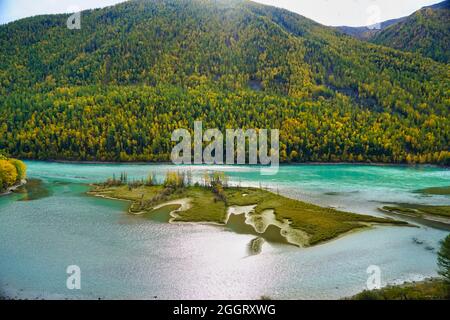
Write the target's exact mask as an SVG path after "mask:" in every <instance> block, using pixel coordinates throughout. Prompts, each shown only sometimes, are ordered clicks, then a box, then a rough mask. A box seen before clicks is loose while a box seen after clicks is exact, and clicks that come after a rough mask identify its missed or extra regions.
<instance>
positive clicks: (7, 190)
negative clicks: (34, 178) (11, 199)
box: [0, 179, 27, 197]
mask: <svg viewBox="0 0 450 320" xmlns="http://www.w3.org/2000/svg"><path fill="white" fill-rule="evenodd" d="M26 184H27V180H26V179H23V180H22V181H20V183H18V184H15V185H13V186H11V187H9V188H7V189H6V190H5V191H4V192H1V193H0V197H1V196H7V195H9V194H11V193H14V191H16V190H17V189H18V188H20V187H22V186H24V185H26Z"/></svg>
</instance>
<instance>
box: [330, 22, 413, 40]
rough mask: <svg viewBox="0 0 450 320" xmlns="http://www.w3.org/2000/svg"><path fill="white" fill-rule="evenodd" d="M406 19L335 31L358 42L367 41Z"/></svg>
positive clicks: (342, 27)
mask: <svg viewBox="0 0 450 320" xmlns="http://www.w3.org/2000/svg"><path fill="white" fill-rule="evenodd" d="M406 19H407V17H402V18H398V19H391V20H386V21H383V22H381V23H379V24H377V25H372V26H367V27H347V26H340V27H335V29H336V30H338V31H339V32H342V33H344V34H346V35H349V36H352V37H355V38H357V39H360V40H369V39H371V38H372V37H374V36H375V35H376V34H377V33H379V32H381V31H382V30H384V29H386V28H387V27H389V26H391V25H393V24H396V23H398V22H401V21H403V20H406Z"/></svg>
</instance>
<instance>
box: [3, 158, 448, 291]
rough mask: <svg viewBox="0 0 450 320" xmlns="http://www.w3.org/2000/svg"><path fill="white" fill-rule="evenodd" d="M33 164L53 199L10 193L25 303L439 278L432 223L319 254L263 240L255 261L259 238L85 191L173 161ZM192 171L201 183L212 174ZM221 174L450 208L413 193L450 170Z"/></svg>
mask: <svg viewBox="0 0 450 320" xmlns="http://www.w3.org/2000/svg"><path fill="white" fill-rule="evenodd" d="M27 164H28V169H29V170H28V173H29V177H30V178H33V179H40V180H42V185H41V187H42V188H44V189H47V190H48V192H49V193H48V194H47V196H45V197H36V196H34V195H29V196H30V198H33V199H34V200H33V201H16V200H17V199H20V198H21V197H22V196H23V194H12V195H11V196H5V197H0V243H1V245H0V288H1V291H2V292H4V294H6V295H9V296H13V297H14V296H17V297H19V298H38V297H39V298H87V299H97V298H130V299H131V298H135V299H155V297H156V298H157V299H213V298H216V299H259V298H260V297H261V296H269V297H271V298H273V299H283V298H287V299H310V298H322V299H334V298H341V297H344V296H349V295H352V294H355V293H357V292H359V291H361V290H363V289H364V288H365V285H366V281H367V277H368V275H367V273H366V270H367V267H368V266H370V265H377V266H379V267H380V268H381V272H382V273H381V277H382V284H383V285H384V284H387V283H396V282H402V281H408V280H420V279H422V278H423V277H430V276H436V267H437V266H436V249H437V248H439V241H440V240H441V239H443V238H444V237H445V236H446V235H447V234H448V232H445V231H442V230H437V229H434V228H430V227H427V226H424V225H422V224H420V225H419V226H420V227H419V228H404V227H377V228H374V229H371V230H367V231H364V232H358V233H355V234H351V235H348V236H346V237H343V238H341V239H338V240H336V241H332V242H329V243H325V244H322V245H319V246H316V247H312V248H303V249H302V248H297V247H295V246H287V245H279V244H277V243H275V242H265V243H264V244H263V245H262V246H263V250H262V252H261V253H260V254H258V255H249V248H248V246H247V244H249V243H250V242H251V241H252V240H254V239H255V237H256V236H257V235H250V234H239V233H236V232H231V231H229V230H227V228H225V227H217V226H208V225H184V224H168V223H158V222H156V221H152V220H149V219H145V218H142V219H138V218H136V217H134V216H130V215H128V214H126V208H127V206H128V203H126V202H122V201H112V200H106V199H101V198H95V197H87V196H86V195H85V192H86V191H87V190H88V186H87V185H86V184H87V183H90V182H95V181H101V180H104V179H106V178H107V177H110V176H112V174H113V173H120V172H123V171H127V172H128V174H129V177H130V178H132V177H133V176H134V177H145V176H146V175H147V174H148V172H149V171H150V170H152V171H155V172H156V173H157V174H158V175H159V176H162V175H163V174H164V172H165V171H167V170H170V169H171V167H170V166H163V165H158V166H152V165H147V166H132V165H98V166H96V165H86V166H85V165H73V164H57V163H44V162H28V163H27ZM194 169H195V170H196V171H195V173H196V174H197V176H198V177H201V170H204V169H205V168H203V169H202V168H199V167H195V168H194ZM218 169H222V170H223V171H228V173H229V175H230V176H231V180H232V182H235V183H237V182H238V181H240V182H241V184H242V185H256V186H257V185H259V181H262V183H263V184H264V185H265V186H268V187H273V188H279V190H280V192H281V193H283V194H287V195H289V196H292V197H294V198H296V199H300V200H307V201H311V202H314V203H318V204H321V205H325V206H331V205H333V206H337V207H341V208H345V209H347V210H350V211H354V212H358V213H372V212H373V214H378V215H383V213H381V212H378V211H377V207H378V206H379V204H378V203H375V202H371V201H393V202H408V203H410V202H411V200H412V201H416V202H420V203H431V204H447V205H448V204H449V202H450V201H449V198H448V197H447V198H445V197H440V196H434V195H433V196H431V197H430V196H428V197H421V195H418V194H415V193H413V191H414V190H417V189H420V188H427V187H432V186H448V185H449V184H450V175H449V171H448V170H445V169H440V168H432V167H425V168H421V167H420V168H419V169H415V168H407V167H372V166H350V165H346V166H286V167H281V168H280V172H279V174H278V175H277V176H276V177H261V176H259V170H258V169H255V168H248V167H238V168H237V169H236V170H235V171H233V168H229V167H223V168H218ZM77 177H79V178H77ZM352 191H359V192H357V193H353V194H351V195H350V194H348V192H352ZM28 192H29V193H30V194H31V193H33V192H31V191H28ZM324 192H339V193H341V192H345V193H346V194H344V195H342V194H340V195H324V194H323V193H324ZM161 209H163V208H161ZM166 209H170V208H166ZM162 214H163V213H162ZM414 239H416V241H414ZM419 243H420V244H419ZM255 246H256V247H255V248H256V249H258V243H256V244H255ZM431 248H433V250H431ZM73 264H76V265H78V266H80V268H81V271H82V281H81V283H82V289H81V290H68V289H67V288H66V279H67V274H66V268H67V266H68V265H73Z"/></svg>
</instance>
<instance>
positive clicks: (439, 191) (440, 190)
mask: <svg viewBox="0 0 450 320" xmlns="http://www.w3.org/2000/svg"><path fill="white" fill-rule="evenodd" d="M416 192H418V193H423V194H432V195H441V196H450V186H447V187H433V188H426V189H421V190H417V191H416Z"/></svg>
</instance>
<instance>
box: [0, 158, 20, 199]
mask: <svg viewBox="0 0 450 320" xmlns="http://www.w3.org/2000/svg"><path fill="white" fill-rule="evenodd" d="M25 177H26V166H25V164H24V163H23V162H22V161H20V160H17V159H11V158H6V157H5V156H2V155H1V154H0V192H4V191H5V190H7V189H8V188H10V187H12V186H14V185H16V184H18V183H20V182H21V181H22V180H23V179H25Z"/></svg>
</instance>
